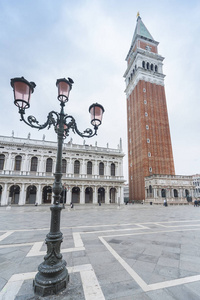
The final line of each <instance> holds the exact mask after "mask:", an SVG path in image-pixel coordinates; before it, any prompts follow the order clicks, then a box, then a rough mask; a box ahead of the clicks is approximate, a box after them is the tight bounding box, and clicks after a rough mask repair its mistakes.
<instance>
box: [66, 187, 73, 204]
mask: <svg viewBox="0 0 200 300" xmlns="http://www.w3.org/2000/svg"><path fill="white" fill-rule="evenodd" d="M71 202H72V188H71V187H70V188H69V189H68V190H67V199H66V204H70V203H71Z"/></svg>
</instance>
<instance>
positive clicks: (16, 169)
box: [15, 155, 22, 171]
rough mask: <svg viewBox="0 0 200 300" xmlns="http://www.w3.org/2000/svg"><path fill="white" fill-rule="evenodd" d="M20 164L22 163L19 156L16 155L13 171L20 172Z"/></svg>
mask: <svg viewBox="0 0 200 300" xmlns="http://www.w3.org/2000/svg"><path fill="white" fill-rule="evenodd" d="M21 162H22V157H21V155H17V156H16V157H15V171H20V170H21Z"/></svg>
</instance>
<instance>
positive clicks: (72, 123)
mask: <svg viewBox="0 0 200 300" xmlns="http://www.w3.org/2000/svg"><path fill="white" fill-rule="evenodd" d="M68 119H69V122H67V120H68ZM64 123H65V125H66V127H67V129H66V135H68V132H69V129H70V128H71V129H72V131H73V132H74V133H77V134H78V135H79V136H81V137H87V138H90V137H93V136H94V135H97V129H98V127H96V126H94V131H93V130H92V129H91V128H87V129H85V130H84V131H83V132H81V131H79V130H78V127H77V125H76V121H75V119H74V117H72V116H69V115H66V116H65V118H64Z"/></svg>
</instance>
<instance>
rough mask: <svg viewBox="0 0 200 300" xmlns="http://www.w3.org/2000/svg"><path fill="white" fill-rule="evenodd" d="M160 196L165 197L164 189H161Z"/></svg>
mask: <svg viewBox="0 0 200 300" xmlns="http://www.w3.org/2000/svg"><path fill="white" fill-rule="evenodd" d="M161 196H162V198H166V189H162V190H161Z"/></svg>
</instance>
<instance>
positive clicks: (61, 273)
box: [33, 260, 69, 297]
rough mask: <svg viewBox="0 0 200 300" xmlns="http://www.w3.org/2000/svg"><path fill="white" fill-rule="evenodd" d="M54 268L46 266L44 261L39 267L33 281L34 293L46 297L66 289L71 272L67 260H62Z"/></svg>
mask: <svg viewBox="0 0 200 300" xmlns="http://www.w3.org/2000/svg"><path fill="white" fill-rule="evenodd" d="M59 265H60V266H58V265H57V266H55V267H56V268H55V269H54V268H53V269H52V267H51V268H49V267H48V266H45V265H44V264H43V263H42V264H40V265H39V267H38V271H39V272H38V273H37V274H36V276H35V280H34V281H33V288H34V293H35V294H36V295H39V296H42V297H45V296H49V295H54V294H58V293H60V292H62V291H63V290H65V289H66V287H67V284H68V282H69V274H68V271H67V269H66V261H65V260H62V261H61V262H60V264H59Z"/></svg>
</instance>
